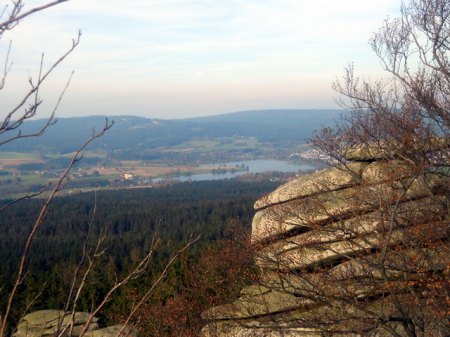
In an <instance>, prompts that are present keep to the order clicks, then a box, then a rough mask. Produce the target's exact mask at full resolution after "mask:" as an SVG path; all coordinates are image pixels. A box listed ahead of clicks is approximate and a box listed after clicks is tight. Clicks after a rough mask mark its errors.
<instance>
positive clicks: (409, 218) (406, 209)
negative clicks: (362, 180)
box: [260, 196, 448, 254]
mask: <svg viewBox="0 0 450 337" xmlns="http://www.w3.org/2000/svg"><path fill="white" fill-rule="evenodd" d="M447 212H448V210H447V205H446V199H445V197H439V196H438V197H434V198H422V199H418V200H413V201H408V202H404V203H401V204H399V205H398V206H397V210H396V214H397V216H396V218H395V224H394V227H393V228H396V227H399V226H402V225H411V224H414V223H416V224H420V223H424V222H427V221H432V220H438V219H439V218H440V217H441V216H443V215H445V214H446V213H447ZM391 216H392V215H391V213H390V212H386V211H385V210H383V211H379V210H378V211H374V212H369V213H366V214H362V215H356V216H354V217H352V218H350V219H348V220H344V221H338V222H333V223H331V224H328V225H324V226H320V225H318V226H315V227H311V230H310V231H308V232H305V233H301V234H299V235H295V236H292V237H286V238H284V239H283V240H280V241H276V242H274V243H271V244H268V245H267V246H264V247H263V248H261V249H260V251H261V252H263V253H265V252H267V253H269V254H280V253H283V252H285V251H288V250H293V249H297V248H298V247H313V246H318V245H321V244H325V243H332V242H336V241H341V240H349V239H352V238H354V237H356V236H362V235H364V236H365V235H369V234H373V233H374V232H377V233H383V232H386V231H387V230H388V228H387V227H386V226H387V224H388V223H389V221H390V220H391Z"/></svg>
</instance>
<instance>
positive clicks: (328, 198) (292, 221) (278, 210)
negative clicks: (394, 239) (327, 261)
mask: <svg viewBox="0 0 450 337" xmlns="http://www.w3.org/2000/svg"><path fill="white" fill-rule="evenodd" d="M445 184H448V180H447V179H446V178H445V177H440V176H439V175H431V174H430V175H429V176H427V177H419V178H415V179H410V181H399V182H397V181H396V182H392V183H379V184H373V185H364V186H358V187H353V188H347V189H343V190H338V191H332V192H328V193H323V194H320V195H315V196H310V197H307V198H304V199H300V200H293V201H289V202H286V203H284V204H282V205H273V206H272V207H270V208H267V209H262V210H260V211H258V212H257V213H256V214H255V216H254V218H253V222H252V242H256V241H261V240H267V239H270V238H274V237H277V236H280V235H284V234H285V233H287V232H289V231H293V230H298V231H304V230H305V229H308V228H315V227H317V224H318V223H321V222H324V221H328V220H332V219H333V218H336V217H342V215H346V217H351V216H352V215H356V214H359V213H360V212H361V211H370V210H376V209H378V208H380V207H386V206H387V205H389V204H394V203H396V202H397V200H398V199H401V200H403V201H404V202H406V201H408V200H411V199H419V198H424V197H427V196H432V195H433V192H432V191H433V190H434V189H436V187H437V186H445ZM369 195H370V196H371V198H367V196H369Z"/></svg>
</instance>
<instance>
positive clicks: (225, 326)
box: [200, 321, 321, 337]
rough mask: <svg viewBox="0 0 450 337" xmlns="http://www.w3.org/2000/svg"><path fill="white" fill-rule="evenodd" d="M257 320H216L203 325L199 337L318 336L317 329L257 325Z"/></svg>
mask: <svg viewBox="0 0 450 337" xmlns="http://www.w3.org/2000/svg"><path fill="white" fill-rule="evenodd" d="M258 325H259V324H258V322H256V321H255V322H246V323H243V324H239V322H223V321H222V322H216V323H213V324H208V325H207V326H205V327H204V328H203V329H202V331H201V333H200V337H320V336H321V334H320V333H319V332H318V331H314V330H312V329H304V328H291V329H280V328H278V327H275V326H272V327H258Z"/></svg>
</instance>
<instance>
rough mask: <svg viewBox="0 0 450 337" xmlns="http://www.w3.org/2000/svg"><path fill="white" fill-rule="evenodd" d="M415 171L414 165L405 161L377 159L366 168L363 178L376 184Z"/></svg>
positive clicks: (393, 179)
mask: <svg viewBox="0 0 450 337" xmlns="http://www.w3.org/2000/svg"><path fill="white" fill-rule="evenodd" d="M413 172H414V167H412V166H411V164H408V163H407V162H405V161H401V160H391V161H377V162H373V163H370V165H368V166H367V167H365V168H364V170H363V172H362V180H363V182H364V183H368V184H376V183H381V182H386V181H395V180H399V179H403V178H406V177H410V176H411V175H412V174H413Z"/></svg>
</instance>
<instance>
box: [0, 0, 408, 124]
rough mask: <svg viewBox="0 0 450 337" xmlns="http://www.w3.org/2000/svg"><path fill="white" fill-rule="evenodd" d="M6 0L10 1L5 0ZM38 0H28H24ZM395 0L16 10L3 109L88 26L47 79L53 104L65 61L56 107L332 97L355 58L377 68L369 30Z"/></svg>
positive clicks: (363, 68)
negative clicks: (21, 14) (23, 14)
mask: <svg viewBox="0 0 450 337" xmlns="http://www.w3.org/2000/svg"><path fill="white" fill-rule="evenodd" d="M0 2H1V3H5V1H0ZM44 2H45V1H26V4H27V7H28V8H30V7H33V6H36V5H39V4H43V3H44ZM399 7H400V0H197V1H195V0H126V1H124V0H71V1H69V2H67V3H63V4H61V5H58V6H56V7H54V8H51V9H48V10H46V11H45V12H41V13H38V14H35V15H34V16H32V17H30V18H28V19H27V20H25V21H23V22H22V23H21V24H20V25H19V26H18V27H17V28H16V29H14V30H13V31H11V32H10V33H9V34H8V35H7V36H4V38H3V40H2V41H0V43H1V48H0V53H1V54H0V56H1V57H2V58H3V59H4V55H5V48H6V46H7V44H8V40H9V39H12V40H13V50H12V59H13V61H14V65H13V68H12V70H11V73H10V76H9V78H8V82H7V88H6V89H5V90H3V91H2V92H1V93H0V95H2V96H1V100H2V103H3V104H2V112H1V113H4V109H5V108H7V107H10V106H11V105H12V103H13V100H14V99H17V98H18V97H19V95H20V93H23V91H24V90H25V89H26V86H27V79H28V77H29V76H35V75H36V72H37V70H38V65H39V61H40V53H41V52H45V59H46V64H47V65H48V64H50V62H51V61H53V60H55V59H56V58H57V57H58V55H60V54H61V53H63V52H64V51H65V50H66V49H67V48H68V47H69V46H70V44H71V39H72V37H74V36H76V34H77V31H78V29H81V30H82V31H83V36H82V41H81V44H80V45H79V47H78V48H77V49H76V51H75V52H74V53H73V54H72V55H71V56H70V57H69V58H68V59H67V60H66V61H65V63H64V65H63V66H61V67H59V68H58V69H57V71H55V73H54V74H53V76H52V77H51V78H50V80H49V81H48V83H47V84H46V87H45V90H44V91H43V92H42V98H43V99H44V100H45V103H46V105H45V106H44V108H45V109H44V110H43V111H42V114H45V111H46V110H47V111H48V110H49V109H50V106H51V104H53V103H54V101H55V100H56V98H57V93H58V92H59V91H60V90H61V89H62V87H63V86H64V82H65V80H66V79H67V77H68V75H69V74H70V72H71V70H75V76H74V78H73V81H72V84H71V85H70V88H69V90H68V93H67V95H66V97H65V98H64V101H63V104H62V106H61V109H60V111H59V115H60V116H82V115H92V114H101V115H118V114H129V115H140V116H147V117H160V118H178V117H180V118H181V117H187V116H199V115H211V114H218V113H224V112H232V111H239V110H250V109H267V108H335V107H336V105H335V103H334V98H336V97H337V94H336V93H334V92H333V91H332V90H331V84H332V82H333V80H335V78H336V77H337V76H340V75H341V74H342V72H343V68H344V67H345V66H346V65H347V64H348V63H349V62H351V61H354V63H355V66H356V69H357V71H359V72H361V73H364V74H369V75H375V76H376V75H377V74H378V73H379V71H380V69H381V67H380V64H379V62H378V60H377V59H376V57H375V56H374V55H373V53H372V51H371V49H370V46H369V45H368V40H369V38H370V36H371V35H372V33H373V32H375V31H376V30H377V29H378V28H379V27H380V25H381V24H382V22H383V20H384V19H385V18H386V16H388V15H390V16H397V13H398V10H399Z"/></svg>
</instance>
